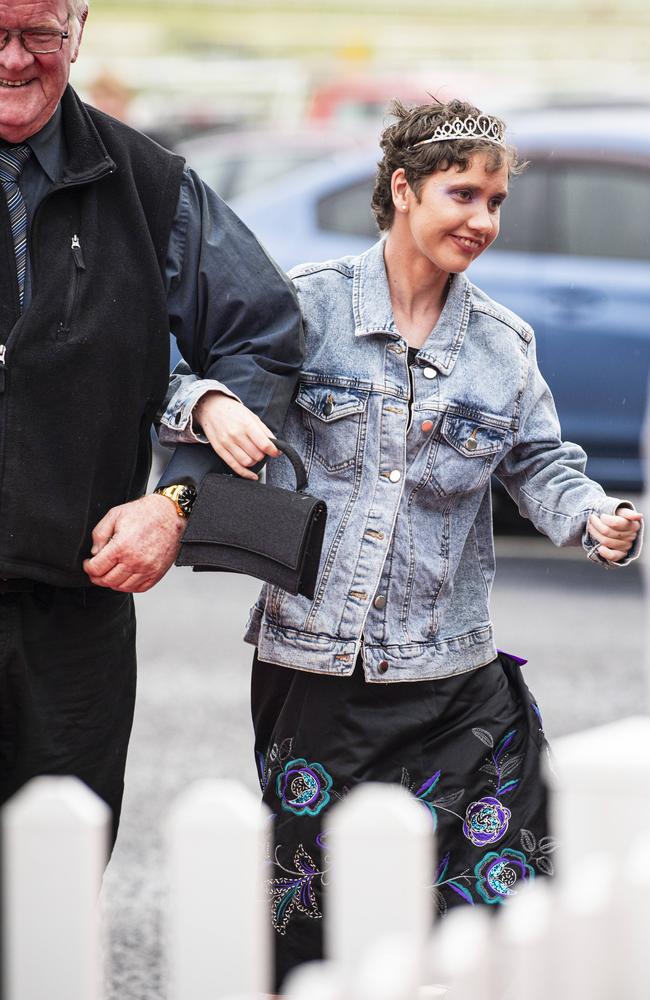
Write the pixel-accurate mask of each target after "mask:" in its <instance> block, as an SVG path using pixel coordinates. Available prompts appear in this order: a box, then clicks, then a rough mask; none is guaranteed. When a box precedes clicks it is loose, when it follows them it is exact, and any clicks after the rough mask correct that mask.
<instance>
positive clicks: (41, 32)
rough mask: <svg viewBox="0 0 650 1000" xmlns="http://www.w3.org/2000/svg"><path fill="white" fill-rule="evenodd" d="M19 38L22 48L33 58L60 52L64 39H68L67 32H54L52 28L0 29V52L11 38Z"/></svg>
mask: <svg viewBox="0 0 650 1000" xmlns="http://www.w3.org/2000/svg"><path fill="white" fill-rule="evenodd" d="M14 35H15V36H16V37H17V38H20V42H21V44H22V47H23V48H24V49H26V50H27V52H31V53H32V55H34V56H44V55H47V54H48V53H49V52H60V51H61V48H62V47H63V40H64V38H68V37H69V32H67V31H54V30H53V29H52V28H0V52H2V50H3V49H4V48H6V47H7V44H8V42H9V39H10V38H12V37H13V36H14Z"/></svg>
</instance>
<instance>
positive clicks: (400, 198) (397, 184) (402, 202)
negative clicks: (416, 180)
mask: <svg viewBox="0 0 650 1000" xmlns="http://www.w3.org/2000/svg"><path fill="white" fill-rule="evenodd" d="M390 190H391V194H392V196H393V205H394V206H395V211H396V212H406V211H407V210H408V198H409V194H410V192H411V188H410V187H409V183H408V181H407V179H406V174H405V173H404V167H398V168H397V170H395V171H394V172H393V176H392V177H391V179H390Z"/></svg>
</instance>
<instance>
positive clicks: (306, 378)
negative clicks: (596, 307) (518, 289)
mask: <svg viewBox="0 0 650 1000" xmlns="http://www.w3.org/2000/svg"><path fill="white" fill-rule="evenodd" d="M383 246H384V244H383V242H379V243H377V244H376V245H375V246H374V247H372V248H371V249H370V250H368V251H367V252H366V253H364V254H363V255H362V256H360V257H356V258H354V257H346V258H343V259H341V260H335V261H328V262H326V263H321V264H307V265H304V266H300V267H297V268H295V269H294V270H293V271H292V272H291V273H290V276H291V278H292V279H293V282H294V286H295V288H296V291H297V294H298V299H299V302H300V306H301V309H302V314H303V320H304V329H305V338H306V351H305V367H304V370H303V372H302V373H301V376H300V382H299V387H298V391H297V395H296V397H295V400H294V402H293V403H292V405H291V407H290V410H289V414H288V417H287V420H286V423H285V426H284V430H283V433H282V436H283V437H284V438H285V439H286V440H287V441H289V442H290V443H291V444H292V445H293V446H294V447H295V448H296V449H297V450H298V452H299V453H300V454H301V456H302V458H303V461H304V463H305V466H306V469H307V473H308V477H309V486H308V490H307V492H309V493H311V494H313V495H314V496H319V497H323V498H324V499H325V500H326V502H327V508H328V514H327V527H326V532H325V541H324V545H323V552H322V556H321V564H320V571H319V577H318V582H317V586H316V593H315V596H314V599H313V600H308V599H306V598H304V597H300V596H298V597H294V596H292V595H291V594H288V593H286V591H283V590H281V589H279V588H278V587H275V586H270V585H266V586H265V587H264V588H263V589H262V592H261V594H260V596H259V599H258V601H257V603H256V605H255V606H254V608H253V609H252V612H251V616H250V620H249V623H248V627H247V630H246V636H245V638H246V641H247V642H250V643H253V644H255V645H256V646H257V647H258V654H259V657H260V659H262V660H266V661H270V662H271V663H276V664H281V665H286V666H289V667H293V668H297V669H300V670H308V671H316V672H318V673H327V674H338V675H347V674H350V673H352V671H353V670H354V666H355V661H356V659H357V656H358V654H359V653H360V652H361V654H362V658H363V664H364V670H365V676H366V679H367V680H368V681H371V682H391V681H417V680H425V679H432V678H437V677H444V676H448V675H450V674H456V673H461V672H464V671H468V670H472V669H474V668H475V667H479V666H481V665H483V664H486V663H488V662H490V661H491V660H492V659H494V657H495V656H496V649H495V644H494V638H493V634H492V625H491V623H490V613H489V607H488V604H489V596H490V588H491V585H492V580H493V576H494V548H493V538H492V511H491V499H490V475H491V474H492V473H494V474H496V476H497V477H498V478H499V479H500V480H501V482H502V483H503V484H504V485H505V487H506V489H507V490H508V492H509V493H510V494H511V496H512V497H513V498H514V500H515V501H516V503H517V504H518V506H519V510H520V512H521V513H522V514H523V515H524V516H525V517H528V518H530V520H531V521H532V522H533V524H534V525H535V526H536V527H537V528H538V529H539V530H540V531H542V532H544V534H546V535H548V537H549V538H550V539H551V540H552V541H553V542H554V543H555V544H556V545H579V544H582V545H583V546H584V548H585V550H586V552H587V554H588V555H589V558H591V559H594V560H595V561H599V562H603V563H604V560H602V559H601V557H600V556H598V554H597V553H596V548H597V545H598V543H597V542H596V541H595V540H593V539H592V538H591V537H590V536H589V534H588V532H587V528H586V526H587V518H588V516H589V514H590V513H591V511H595V512H596V513H598V514H603V513H607V514H613V513H614V511H615V510H616V508H617V506H619V504H621V503H622V502H623V501H620V500H618V499H614V498H611V497H607V496H606V495H605V494H604V492H603V490H602V488H601V487H600V486H599V485H598V484H597V483H595V482H593V481H592V480H590V479H588V478H587V476H586V475H585V474H584V469H585V464H586V455H585V453H584V451H583V450H582V449H581V448H579V447H578V446H577V445H575V444H571V443H569V442H562V440H561V437H560V426H559V423H558V418H557V414H556V410H555V406H554V403H553V399H552V396H551V393H550V391H549V389H548V387H547V385H546V383H545V382H544V380H543V378H542V376H541V375H540V372H539V369H538V367H537V363H536V359H535V341H534V337H533V332H532V330H531V328H530V327H529V326H528V325H527V324H526V323H525V322H524V321H523V320H521V319H519V318H518V317H517V316H515V315H514V314H513V313H512V312H510V311H509V310H507V309H505V308H504V307H503V306H501V305H498V304H497V303H496V302H493V301H492V300H491V299H490V298H488V296H487V295H485V294H484V293H483V292H481V291H480V289H478V288H476V287H475V286H474V285H473V284H472V283H471V282H470V281H469V280H468V278H467V277H465V275H463V274H456V275H454V276H453V278H452V280H451V285H450V290H449V294H448V298H447V302H446V304H445V306H444V309H443V311H442V314H441V316H440V319H439V320H438V322H437V324H436V326H435V328H434V330H433V331H432V333H431V335H430V336H429V338H428V340H427V341H426V343H425V344H424V346H423V347H421V348H420V349H419V351H418V353H417V364H415V365H413V366H412V368H411V379H412V384H413V405H412V412H411V410H410V407H409V395H410V381H411V379H410V377H409V366H408V354H407V344H406V341H405V340H404V339H403V337H401V336H400V334H399V332H398V330H397V328H396V327H395V323H394V320H393V315H392V308H391V301H390V293H389V288H388V282H387V277H386V270H385V266H384V257H383ZM182 405H183V395H182V393H180V394H177V396H176V397H174V399H172V400H171V402H170V404H169V406H168V408H167V414H166V416H165V418H164V420H163V423H166V424H167V426H168V427H169V428H172V427H174V421H175V418H176V413H177V412H178V409H179V408H180V407H182ZM176 426H177V427H178V424H177V425H176ZM267 481H268V482H269V483H272V484H273V485H275V486H281V487H286V488H289V489H291V488H295V481H294V479H293V472H292V469H291V466H290V464H289V462H288V460H286V459H285V458H282V457H281V458H277V459H273V460H271V461H269V463H268V465H267ZM627 506H632V505H631V504H627ZM269 530H270V531H272V530H273V528H272V525H269ZM639 548H640V538H639V539H637V542H636V543H635V549H634V550H633V552H632V554H631V556H630V557H628V558H627V559H626V560H624V562H626V563H627V562H629V561H630V558H635V557H636V555H637V554H638V552H637V550H638V549H639Z"/></svg>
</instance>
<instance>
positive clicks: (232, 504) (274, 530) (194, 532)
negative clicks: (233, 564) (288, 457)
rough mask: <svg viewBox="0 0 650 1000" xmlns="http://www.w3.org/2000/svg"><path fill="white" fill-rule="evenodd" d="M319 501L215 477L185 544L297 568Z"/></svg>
mask: <svg viewBox="0 0 650 1000" xmlns="http://www.w3.org/2000/svg"><path fill="white" fill-rule="evenodd" d="M319 508H324V504H323V502H322V501H321V500H317V499H316V498H315V497H311V496H309V495H308V494H306V493H296V492H294V491H293V490H284V489H280V488H279V487H277V486H267V485H266V484H265V483H260V482H254V481H252V480H250V479H239V478H237V477H235V476H228V475H221V474H220V473H211V474H210V475H208V476H206V477H205V479H204V480H203V484H202V485H201V489H200V490H199V495H198V496H197V498H196V501H195V503H194V507H193V508H192V514H191V517H190V518H189V520H188V523H187V528H186V530H185V534H184V536H183V543H182V544H183V545H185V544H186V543H192V542H196V543H199V544H202V545H227V546H231V547H233V548H239V549H244V550H246V551H247V552H256V553H258V554H259V555H261V556H268V557H269V558H270V559H273V560H275V561H276V562H278V563H280V564H281V565H283V566H288V567H289V568H290V569H293V570H296V569H298V567H299V563H300V556H301V552H302V549H303V546H304V539H305V535H306V534H307V532H308V530H309V526H310V524H311V522H312V520H313V517H314V513H315V511H316V510H318V509H319Z"/></svg>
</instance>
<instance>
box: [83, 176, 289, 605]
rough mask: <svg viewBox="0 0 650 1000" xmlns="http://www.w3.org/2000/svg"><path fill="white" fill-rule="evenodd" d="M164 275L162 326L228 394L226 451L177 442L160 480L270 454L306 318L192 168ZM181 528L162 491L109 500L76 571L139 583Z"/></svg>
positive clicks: (183, 478)
mask: <svg viewBox="0 0 650 1000" xmlns="http://www.w3.org/2000/svg"><path fill="white" fill-rule="evenodd" d="M166 276H167V288H168V299H167V301H168V307H169V322H170V329H171V331H172V332H173V333H174V335H175V336H176V339H177V342H178V345H179V348H180V350H181V353H182V354H183V356H184V357H185V359H186V361H187V362H188V363H189V365H190V366H191V367H192V369H193V370H194V371H195V372H196V373H197V374H200V375H201V376H203V377H204V378H207V379H211V380H215V381H216V383H218V384H219V386H220V388H221V390H222V391H221V392H220V393H219V395H220V396H222V397H223V399H224V400H227V401H228V402H227V403H226V405H222V404H220V405H219V406H218V407H217V409H218V410H220V411H221V413H220V415H219V417H216V416H214V417H210V416H206V422H208V423H209V424H211V421H213V420H216V422H217V424H218V435H219V437H220V439H221V446H222V454H223V457H222V458H220V457H219V455H218V454H215V452H214V451H213V450H212V449H211V448H196V447H193V446H192V445H180V446H179V447H178V448H177V449H176V451H175V453H174V455H173V456H172V459H171V461H170V463H169V465H168V466H167V468H166V470H165V472H164V474H163V477H162V478H161V481H160V484H159V485H161V486H167V485H169V484H176V483H187V484H189V485H194V486H197V487H198V486H199V485H200V483H201V481H202V479H203V478H204V476H205V475H206V474H207V473H208V472H210V471H224V470H225V469H227V468H228V467H229V464H230V461H231V460H232V461H234V462H235V463H236V464H237V463H238V464H239V466H240V467H241V468H243V469H244V471H246V469H245V465H252V464H254V463H255V461H260V460H261V459H263V458H264V457H265V456H266V455H273V454H276V449H275V448H274V446H273V445H272V444H271V443H270V442H269V441H268V438H269V437H270V436H271V434H277V433H278V432H279V431H280V429H281V427H282V424H283V423H284V418H285V414H286V411H287V408H288V406H289V402H290V400H291V396H292V394H293V391H294V388H295V385H296V382H297V379H298V373H299V371H300V365H301V363H302V354H303V336H302V324H301V319H300V312H299V309H298V305H297V302H296V297H295V294H294V292H293V288H292V286H291V284H290V283H289V281H288V279H287V278H286V277H285V276H284V275H283V273H282V272H281V271H280V270H279V268H278V267H277V266H276V265H275V264H274V263H273V261H272V260H271V259H270V257H269V256H268V255H267V254H266V252H265V251H264V250H263V249H262V247H261V246H260V245H259V243H258V242H257V240H256V239H255V237H254V236H253V234H252V233H251V232H250V231H249V230H248V229H247V228H246V227H245V226H244V225H243V223H242V222H241V221H240V220H239V219H238V218H237V216H236V215H235V214H234V213H233V212H232V211H231V210H230V209H229V208H228V207H227V205H225V203H224V202H223V201H221V199H220V198H218V197H217V195H215V193H214V192H213V191H211V190H210V189H209V188H207V187H206V186H205V185H204V184H203V183H202V181H201V180H200V179H199V178H198V177H197V175H196V174H194V173H193V172H192V171H186V172H185V174H184V177H183V183H182V185H181V192H180V196H179V203H178V208H177V213H176V217H175V220H174V225H173V227H172V234H171V237H170V243H169V249H168V258H167V264H166ZM226 387H227V388H226ZM210 395H211V396H212V395H213V394H212V393H211V394H210ZM236 401H239V406H236V407H235V406H233V402H236ZM249 411H250V412H249ZM210 413H211V414H215V413H216V410H215V409H214V408H213V407H211V408H210ZM210 433H211V434H212V433H213V430H210ZM242 446H243V449H242ZM242 450H243V452H244V453H243V454H242ZM249 452H250V453H249ZM258 454H261V458H259V459H258V458H257V455H258ZM224 459H226V461H224ZM230 467H232V465H230ZM253 475H254V473H253ZM183 531H184V521H183V519H182V518H181V517H180V516H179V514H178V512H177V510H176V508H175V505H174V503H173V502H172V501H171V500H169V499H168V498H167V497H164V496H160V495H155V494H151V495H148V496H146V497H142V498H141V499H140V500H136V501H133V502H132V503H129V504H124V505H122V506H120V507H116V508H113V509H112V510H111V511H109V512H108V513H107V514H106V516H105V517H104V518H103V519H102V520H101V521H100V522H99V524H98V525H97V527H96V528H95V531H94V533H93V551H92V553H91V558H89V559H87V560H86V561H85V562H84V569H85V571H86V573H87V574H88V576H89V577H90V579H91V581H92V583H94V584H96V585H98V586H104V587H111V588H112V589H114V590H124V591H129V592H137V591H142V590H147V589H149V587H151V586H153V585H154V584H155V583H157V582H158V580H160V579H161V577H162V576H164V574H165V573H166V572H167V570H168V569H169V567H170V566H171V565H172V563H173V562H174V559H175V558H176V554H177V552H178V548H179V545H180V540H181V537H182V534H183Z"/></svg>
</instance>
